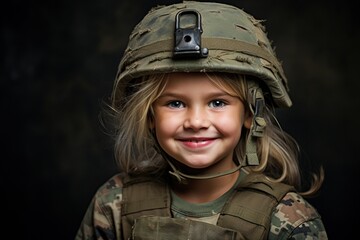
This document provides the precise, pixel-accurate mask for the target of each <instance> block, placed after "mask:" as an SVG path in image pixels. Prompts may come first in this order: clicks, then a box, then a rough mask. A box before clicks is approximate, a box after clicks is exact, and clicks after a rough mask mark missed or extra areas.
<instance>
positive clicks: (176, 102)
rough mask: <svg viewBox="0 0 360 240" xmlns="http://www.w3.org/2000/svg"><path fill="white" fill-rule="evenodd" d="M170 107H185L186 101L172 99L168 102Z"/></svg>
mask: <svg viewBox="0 0 360 240" xmlns="http://www.w3.org/2000/svg"><path fill="white" fill-rule="evenodd" d="M167 105H168V106H169V107H170V108H183V107H184V103H183V102H181V101H171V102H169V103H168V104H167Z"/></svg>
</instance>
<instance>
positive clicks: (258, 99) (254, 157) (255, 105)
mask: <svg viewBox="0 0 360 240" xmlns="http://www.w3.org/2000/svg"><path fill="white" fill-rule="evenodd" d="M249 92H250V94H251V97H250V103H249V108H250V111H251V113H252V114H253V119H252V123H251V127H250V132H249V134H248V136H247V139H246V157H245V159H246V166H257V165H259V158H258V154H257V139H258V138H259V137H263V135H264V131H265V127H266V121H265V118H264V107H265V99H264V94H263V92H262V89H261V88H260V87H259V86H258V84H257V83H255V82H253V81H251V82H249Z"/></svg>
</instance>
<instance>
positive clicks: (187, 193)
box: [171, 171, 240, 203]
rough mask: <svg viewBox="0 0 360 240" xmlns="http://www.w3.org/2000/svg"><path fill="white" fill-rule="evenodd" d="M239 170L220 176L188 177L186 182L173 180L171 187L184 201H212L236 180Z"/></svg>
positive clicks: (227, 189)
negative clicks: (207, 177)
mask: <svg viewBox="0 0 360 240" xmlns="http://www.w3.org/2000/svg"><path fill="white" fill-rule="evenodd" d="M239 174H240V172H239V171H236V172H235V173H232V174H229V175H225V176H222V177H217V178H212V179H206V180H194V179H188V180H187V183H178V182H175V181H173V182H172V184H171V188H172V190H173V191H174V193H175V194H176V195H177V196H179V197H180V198H182V199H183V200H185V201H188V202H191V203H204V202H210V201H214V200H215V199H217V198H219V197H220V196H222V195H223V194H224V193H226V192H227V191H229V190H230V189H231V188H232V187H233V186H234V184H235V182H236V181H237V179H238V177H239Z"/></svg>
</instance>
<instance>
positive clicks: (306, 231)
mask: <svg viewBox="0 0 360 240" xmlns="http://www.w3.org/2000/svg"><path fill="white" fill-rule="evenodd" d="M122 186H123V185H122V182H121V178H120V176H119V175H115V176H113V177H112V178H111V179H109V180H108V181H107V182H106V183H105V184H104V185H103V186H101V187H100V188H99V189H98V191H97V192H96V194H95V196H94V198H93V199H92V201H91V203H90V205H89V207H88V209H87V211H86V214H85V216H84V219H83V221H82V223H81V225H80V228H79V230H78V232H77V235H76V237H75V240H81V239H82V240H101V239H104V240H105V239H114V240H115V239H116V240H121V239H122V237H121V233H120V226H121V223H120V216H121V200H122ZM268 239H328V238H327V234H326V231H325V228H324V225H323V223H322V220H321V217H320V215H319V214H318V212H317V211H316V210H315V208H314V207H313V206H311V205H310V204H309V203H308V202H307V201H306V200H305V199H304V198H303V197H301V196H300V195H299V194H297V193H294V192H289V193H287V194H286V195H285V197H284V198H283V199H282V201H281V202H280V204H278V205H277V207H276V208H275V210H274V211H273V214H272V217H271V226H270V232H269V236H268Z"/></svg>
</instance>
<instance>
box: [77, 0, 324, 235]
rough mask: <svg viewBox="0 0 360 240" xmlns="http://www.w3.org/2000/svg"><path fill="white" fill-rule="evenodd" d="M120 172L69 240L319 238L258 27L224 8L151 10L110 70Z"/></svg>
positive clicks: (276, 66)
mask: <svg viewBox="0 0 360 240" xmlns="http://www.w3.org/2000/svg"><path fill="white" fill-rule="evenodd" d="M112 99H113V102H112V109H113V110H114V113H115V114H114V116H115V119H116V122H115V126H116V143H115V157H116V159H117V160H118V163H119V167H120V173H119V174H117V175H115V176H113V177H112V178H111V179H109V181H107V183H105V184H104V185H103V186H102V187H100V189H99V190H98V191H97V193H96V194H95V196H94V198H93V200H92V202H91V204H90V206H89V208H88V211H87V212H86V215H85V217H84V219H83V222H82V224H81V226H80V228H79V231H78V233H77V236H76V239H327V235H326V231H325V228H324V226H323V223H322V220H321V217H320V215H319V214H318V213H317V211H316V210H315V209H314V207H313V206H311V205H310V204H309V203H308V202H307V201H306V200H305V199H304V198H303V197H304V196H308V195H311V194H313V193H315V192H316V191H317V190H318V189H319V188H320V186H321V183H322V180H323V176H322V172H321V174H320V175H319V176H315V178H314V181H313V185H312V186H311V187H310V189H308V190H307V191H305V192H304V191H302V190H303V189H302V186H301V176H300V170H299V165H298V162H297V161H298V159H297V153H298V146H297V144H296V142H295V140H293V138H291V137H290V136H289V135H288V134H286V133H285V132H284V131H283V130H281V128H280V127H279V125H278V122H277V121H276V118H275V116H274V108H275V107H290V106H291V100H290V97H289V95H288V92H287V80H286V78H285V76H284V73H283V70H282V67H281V64H280V63H279V62H278V60H277V59H276V57H275V54H274V52H273V50H272V48H271V46H270V43H269V40H268V39H267V37H266V34H265V32H264V28H263V26H262V25H261V24H260V21H257V20H255V19H254V18H253V17H252V16H251V15H249V14H247V13H245V12H244V11H242V10H240V9H238V8H236V7H234V6H230V5H226V4H219V3H210V2H209V3H206V2H184V3H178V4H173V5H170V6H163V7H158V8H154V9H152V11H150V12H149V13H148V14H147V15H146V16H145V17H144V19H143V20H142V21H141V22H140V23H139V24H138V25H137V26H136V27H135V29H134V31H133V33H132V34H131V36H130V39H129V45H128V48H127V50H126V52H125V55H124V57H123V59H122V61H121V63H120V67H119V72H118V76H117V79H116V81H115V85H114V90H113V96H112Z"/></svg>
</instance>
